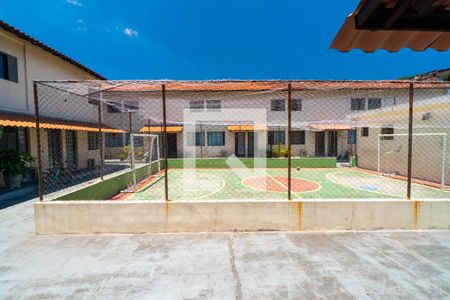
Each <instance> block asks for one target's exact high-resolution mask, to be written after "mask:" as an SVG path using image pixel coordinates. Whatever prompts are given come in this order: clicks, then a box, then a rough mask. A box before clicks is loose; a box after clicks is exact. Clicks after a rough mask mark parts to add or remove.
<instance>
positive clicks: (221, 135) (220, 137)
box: [208, 131, 225, 146]
mask: <svg viewBox="0 0 450 300" xmlns="http://www.w3.org/2000/svg"><path fill="white" fill-rule="evenodd" d="M208 146H225V132H221V131H211V132H208Z"/></svg>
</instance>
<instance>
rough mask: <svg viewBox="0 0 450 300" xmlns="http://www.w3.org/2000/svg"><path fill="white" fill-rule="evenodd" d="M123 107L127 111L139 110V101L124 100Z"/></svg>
mask: <svg viewBox="0 0 450 300" xmlns="http://www.w3.org/2000/svg"><path fill="white" fill-rule="evenodd" d="M124 107H125V109H126V110H127V111H129V112H137V111H139V102H138V101H131V100H127V101H124Z"/></svg>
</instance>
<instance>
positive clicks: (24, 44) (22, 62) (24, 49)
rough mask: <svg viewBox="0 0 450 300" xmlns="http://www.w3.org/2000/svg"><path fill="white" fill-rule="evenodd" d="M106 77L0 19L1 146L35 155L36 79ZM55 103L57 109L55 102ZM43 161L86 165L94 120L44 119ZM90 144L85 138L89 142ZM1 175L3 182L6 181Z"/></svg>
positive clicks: (91, 78) (0, 148)
mask: <svg viewBox="0 0 450 300" xmlns="http://www.w3.org/2000/svg"><path fill="white" fill-rule="evenodd" d="M93 79H105V78H104V77H103V76H102V75H100V74H98V73H96V72H94V71H93V70H91V69H89V68H88V67H86V66H84V65H82V64H81V63H79V62H77V61H76V60H74V59H72V58H70V57H68V56H66V55H64V54H62V53H60V52H58V51H57V50H55V49H53V48H51V47H50V46H48V45H46V44H44V43H42V42H41V41H39V40H37V39H35V38H33V37H31V36H29V35H27V34H26V33H24V32H22V31H20V30H19V29H17V28H15V27H13V26H11V25H9V24H7V23H5V22H3V21H0V151H3V150H6V149H14V150H18V151H22V152H28V153H31V154H32V156H33V157H36V155H37V147H36V144H37V143H36V130H35V117H34V115H35V106H34V94H33V81H34V80H93ZM52 109H57V107H54V108H52ZM42 121H43V128H45V131H43V133H42V152H43V153H44V155H43V157H44V158H45V161H44V166H45V167H50V166H52V165H54V164H55V163H56V162H57V161H65V162H66V164H69V165H74V166H75V165H76V166H77V167H85V165H86V159H85V158H83V157H86V156H87V155H88V152H87V151H88V149H87V148H86V149H84V148H81V144H82V143H80V142H79V141H80V140H82V139H86V141H87V135H88V132H90V131H93V130H94V127H95V128H97V127H98V126H94V125H93V124H91V123H90V122H83V121H78V123H77V124H75V123H73V122H68V121H64V120H60V119H57V118H55V119H50V118H47V119H43V120H42ZM86 144H87V143H86ZM1 177H2V176H0V185H2V184H3V183H2V181H3V180H1V179H2V178H1Z"/></svg>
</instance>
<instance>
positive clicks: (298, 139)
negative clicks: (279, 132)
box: [291, 131, 305, 145]
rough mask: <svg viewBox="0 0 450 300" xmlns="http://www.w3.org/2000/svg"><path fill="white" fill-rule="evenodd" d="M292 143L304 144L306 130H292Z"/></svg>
mask: <svg viewBox="0 0 450 300" xmlns="http://www.w3.org/2000/svg"><path fill="white" fill-rule="evenodd" d="M291 139H292V141H291V144H292V145H304V144H305V132H304V131H292V132H291Z"/></svg>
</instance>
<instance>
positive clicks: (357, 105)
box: [351, 98, 366, 110]
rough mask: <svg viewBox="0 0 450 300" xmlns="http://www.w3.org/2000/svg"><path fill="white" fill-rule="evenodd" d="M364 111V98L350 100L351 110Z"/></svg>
mask: <svg viewBox="0 0 450 300" xmlns="http://www.w3.org/2000/svg"><path fill="white" fill-rule="evenodd" d="M365 109H366V99H364V98H352V99H351V110H365Z"/></svg>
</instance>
